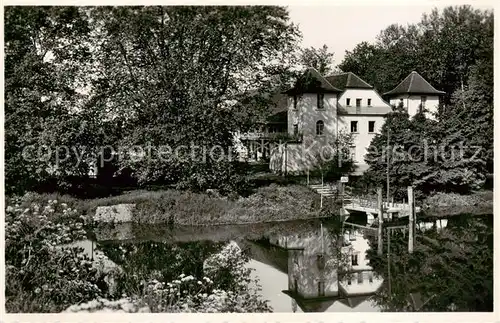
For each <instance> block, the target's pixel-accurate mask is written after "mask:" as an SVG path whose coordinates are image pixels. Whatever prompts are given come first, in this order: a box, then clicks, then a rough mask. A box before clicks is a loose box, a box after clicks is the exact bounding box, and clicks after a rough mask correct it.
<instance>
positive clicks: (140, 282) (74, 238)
mask: <svg viewBox="0 0 500 323" xmlns="http://www.w3.org/2000/svg"><path fill="white" fill-rule="evenodd" d="M8 202H9V203H8V204H7V208H6V217H5V222H6V228H5V258H6V266H5V267H6V271H5V272H6V277H5V297H6V302H5V307H6V310H7V312H10V313H41V312H43V313H57V312H62V311H69V312H81V311H83V312H95V311H108V312H111V311H118V312H120V311H125V312H204V313H205V312H269V311H270V310H271V309H270V307H269V306H268V305H267V303H266V301H265V300H263V299H262V298H261V296H260V295H259V294H258V289H255V288H250V287H248V286H247V285H248V284H247V283H248V282H250V281H252V278H251V277H250V272H249V270H247V269H246V268H245V267H244V265H245V263H246V262H247V261H248V259H247V257H246V256H245V254H244V253H243V252H242V250H241V249H240V248H239V247H238V246H237V245H235V244H234V243H229V244H228V243H210V242H206V241H205V242H199V243H195V244H193V247H192V248H191V249H189V248H188V249H186V250H184V249H179V248H177V249H176V248H173V247H172V245H170V244H166V243H163V244H157V243H153V244H151V243H144V244H142V247H141V248H144V252H139V253H138V255H139V257H135V258H133V259H135V260H136V261H134V260H131V261H124V259H125V258H124V257H125V253H127V255H130V254H132V257H133V256H134V255H135V254H136V253H135V252H133V251H134V250H125V249H126V247H127V246H121V245H120V246H107V247H105V248H104V247H103V249H100V248H99V249H95V248H94V243H93V242H91V241H89V240H86V241H84V239H85V238H86V232H85V229H84V228H85V227H86V224H87V223H86V221H85V216H82V215H81V213H79V212H78V211H77V210H76V209H73V208H71V207H69V206H68V204H66V203H65V202H60V201H57V200H50V201H47V202H46V203H42V204H38V203H36V202H27V201H26V199H25V198H20V199H9V201H8ZM11 203H12V204H11ZM26 205H29V206H28V207H26ZM21 206H22V207H21ZM80 242H82V243H80ZM89 244H90V246H89ZM157 247H158V248H159V249H158V248H157ZM134 248H135V246H134ZM134 248H132V249H134ZM199 254H201V255H203V257H200V258H199V259H198V262H197V263H195V264H194V265H193V266H191V267H190V266H189V263H191V262H192V257H193V256H194V255H199ZM153 255H154V256H153ZM155 257H156V258H155ZM152 258H155V260H157V262H155V268H151V267H148V266H144V264H146V263H148V262H149V263H151V262H152V261H154V260H153V259H152ZM174 259H175V260H176V261H173V260H174ZM179 259H180V260H182V261H184V262H185V263H184V262H179ZM193 268H195V269H197V270H195V271H194V273H195V274H196V276H193V275H191V274H192V273H193V271H192V270H191V269H193ZM186 273H187V274H188V275H186ZM254 282H255V284H256V286H258V281H257V280H255V281H254Z"/></svg>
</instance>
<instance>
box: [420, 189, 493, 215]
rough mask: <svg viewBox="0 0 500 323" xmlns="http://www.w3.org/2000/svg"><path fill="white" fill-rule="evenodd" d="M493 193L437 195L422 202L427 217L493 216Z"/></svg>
mask: <svg viewBox="0 0 500 323" xmlns="http://www.w3.org/2000/svg"><path fill="white" fill-rule="evenodd" d="M493 197H494V195H493V191H489V190H484V191H479V192H475V193H473V194H470V195H460V194H456V193H436V194H434V195H432V196H429V197H427V198H426V199H425V200H423V201H422V204H421V207H422V214H423V215H425V216H426V217H438V218H443V217H449V216H453V215H455V214H473V215H482V214H493Z"/></svg>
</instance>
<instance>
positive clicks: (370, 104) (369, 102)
mask: <svg viewBox="0 0 500 323" xmlns="http://www.w3.org/2000/svg"><path fill="white" fill-rule="evenodd" d="M366 103H367V105H368V106H369V107H371V106H372V99H368V100H367V102H366Z"/></svg>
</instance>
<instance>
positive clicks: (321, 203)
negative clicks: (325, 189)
mask: <svg viewBox="0 0 500 323" xmlns="http://www.w3.org/2000/svg"><path fill="white" fill-rule="evenodd" d="M319 196H321V200H320V203H319V208H320V209H322V208H323V194H320V195H319Z"/></svg>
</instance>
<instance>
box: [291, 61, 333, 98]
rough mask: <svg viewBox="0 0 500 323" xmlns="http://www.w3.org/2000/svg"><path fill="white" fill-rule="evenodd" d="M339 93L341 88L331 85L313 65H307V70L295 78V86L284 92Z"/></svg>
mask: <svg viewBox="0 0 500 323" xmlns="http://www.w3.org/2000/svg"><path fill="white" fill-rule="evenodd" d="M317 92H325V93H339V92H342V90H340V89H338V88H336V87H335V86H333V85H331V84H330V82H328V80H327V79H326V78H325V77H324V76H323V75H321V73H320V72H318V71H317V70H316V69H315V68H314V67H309V68H307V70H306V71H305V72H304V73H303V74H302V76H300V77H299V78H298V79H297V82H296V83H295V86H294V87H293V88H291V89H289V90H288V91H286V92H285V93H288V94H296V93H317Z"/></svg>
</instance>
